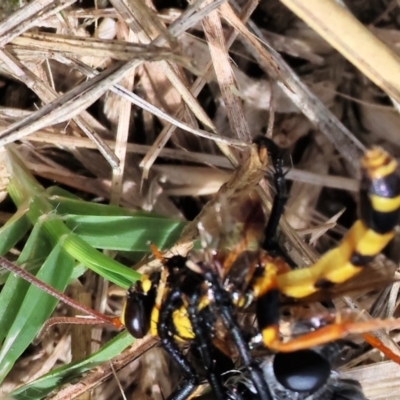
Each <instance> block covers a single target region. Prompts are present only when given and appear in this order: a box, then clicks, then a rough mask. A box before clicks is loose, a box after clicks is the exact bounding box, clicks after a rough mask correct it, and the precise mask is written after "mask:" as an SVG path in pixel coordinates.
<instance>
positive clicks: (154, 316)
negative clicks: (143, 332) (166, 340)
mask: <svg viewBox="0 0 400 400" xmlns="http://www.w3.org/2000/svg"><path fill="white" fill-rule="evenodd" d="M159 315H160V311H159V309H158V308H157V307H156V306H154V307H153V309H152V310H151V319H150V334H151V335H152V336H158V333H157V324H158V317H159Z"/></svg>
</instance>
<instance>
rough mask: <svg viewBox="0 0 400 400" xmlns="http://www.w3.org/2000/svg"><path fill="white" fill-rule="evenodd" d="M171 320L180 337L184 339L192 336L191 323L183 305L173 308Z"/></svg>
mask: <svg viewBox="0 0 400 400" xmlns="http://www.w3.org/2000/svg"><path fill="white" fill-rule="evenodd" d="M172 320H173V322H174V326H175V329H176V331H177V333H178V335H179V337H180V338H182V339H185V340H186V339H187V340H189V339H193V338H194V334H193V329H192V324H191V323H190V320H189V318H188V315H187V309H186V308H185V307H181V308H180V309H179V310H175V311H174V313H173V314H172Z"/></svg>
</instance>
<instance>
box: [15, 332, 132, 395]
mask: <svg viewBox="0 0 400 400" xmlns="http://www.w3.org/2000/svg"><path fill="white" fill-rule="evenodd" d="M134 340H135V339H134V338H133V337H132V336H131V335H129V334H128V333H127V332H122V333H120V334H119V335H118V336H117V337H115V338H114V339H113V340H111V341H110V342H108V343H107V344H106V345H105V346H103V347H102V348H101V349H100V350H99V351H98V352H97V353H95V354H92V355H91V356H90V357H88V358H86V359H85V360H83V361H79V362H77V363H73V364H69V365H66V366H64V367H61V368H58V369H55V370H54V371H51V372H49V373H48V374H46V375H44V376H42V377H40V378H39V379H37V380H36V381H34V382H32V383H29V384H27V385H24V386H22V387H20V388H19V389H16V390H14V391H13V392H12V393H10V395H11V396H13V398H14V399H17V400H18V399H21V400H26V399H31V400H40V399H42V398H45V397H46V396H47V395H48V394H49V393H50V392H51V391H52V390H54V389H56V388H58V387H60V386H61V385H63V384H65V383H68V382H71V381H72V380H74V379H76V378H78V377H79V376H81V375H82V374H84V373H85V372H88V371H89V370H91V369H92V368H94V367H96V366H97V365H99V364H102V363H104V362H107V361H109V360H111V359H112V358H113V357H115V356H117V355H118V354H121V352H123V351H124V350H125V349H126V348H127V347H128V346H130V345H131V344H132V343H133V342H134Z"/></svg>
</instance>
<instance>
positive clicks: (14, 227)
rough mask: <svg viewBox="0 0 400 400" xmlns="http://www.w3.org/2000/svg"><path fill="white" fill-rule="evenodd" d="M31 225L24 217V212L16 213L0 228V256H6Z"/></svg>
mask: <svg viewBox="0 0 400 400" xmlns="http://www.w3.org/2000/svg"><path fill="white" fill-rule="evenodd" d="M31 226H32V225H31V223H30V222H29V219H28V218H27V217H26V215H25V211H17V212H16V213H15V214H14V215H13V216H12V217H11V218H10V219H9V220H8V221H7V222H6V223H5V224H4V225H3V226H2V227H1V228H0V255H4V254H6V253H7V252H8V251H9V250H10V249H11V248H12V247H14V246H15V245H16V244H17V243H18V242H19V241H20V240H21V239H22V238H23V237H24V235H25V234H26V233H27V232H28V230H29V229H30V228H31Z"/></svg>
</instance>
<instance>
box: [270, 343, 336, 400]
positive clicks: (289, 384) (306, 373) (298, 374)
mask: <svg viewBox="0 0 400 400" xmlns="http://www.w3.org/2000/svg"><path fill="white" fill-rule="evenodd" d="M273 365H274V373H275V377H276V379H277V381H278V382H279V383H280V384H281V385H282V386H284V387H285V388H286V389H289V390H293V391H294V392H312V393H314V392H316V391H317V390H318V389H319V388H320V387H322V386H323V385H324V384H325V383H326V381H327V380H328V378H329V376H330V374H331V366H330V364H329V362H328V361H327V360H326V359H325V358H324V357H322V356H321V355H319V354H318V353H316V352H315V351H313V350H299V351H294V352H292V353H278V354H276V355H275V358H274V364H273Z"/></svg>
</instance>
